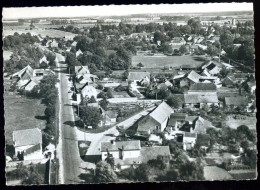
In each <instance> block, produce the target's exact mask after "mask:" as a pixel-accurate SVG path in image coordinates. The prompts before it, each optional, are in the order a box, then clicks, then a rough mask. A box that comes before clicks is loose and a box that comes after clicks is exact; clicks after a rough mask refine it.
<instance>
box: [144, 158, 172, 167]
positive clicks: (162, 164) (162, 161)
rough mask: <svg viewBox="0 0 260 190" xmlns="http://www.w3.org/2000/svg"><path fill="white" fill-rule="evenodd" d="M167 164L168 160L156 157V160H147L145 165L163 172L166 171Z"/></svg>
mask: <svg viewBox="0 0 260 190" xmlns="http://www.w3.org/2000/svg"><path fill="white" fill-rule="evenodd" d="M168 162H169V159H166V158H164V157H163V156H158V157H157V158H156V159H151V160H148V162H147V164H148V165H149V166H150V167H154V168H157V169H159V170H164V169H166V167H167V163H168Z"/></svg>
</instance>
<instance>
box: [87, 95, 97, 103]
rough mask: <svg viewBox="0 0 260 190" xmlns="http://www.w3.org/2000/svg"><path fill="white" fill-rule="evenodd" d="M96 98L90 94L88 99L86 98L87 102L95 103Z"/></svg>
mask: <svg viewBox="0 0 260 190" xmlns="http://www.w3.org/2000/svg"><path fill="white" fill-rule="evenodd" d="M96 102H97V101H96V99H95V97H94V96H91V97H90V99H89V100H88V103H96Z"/></svg>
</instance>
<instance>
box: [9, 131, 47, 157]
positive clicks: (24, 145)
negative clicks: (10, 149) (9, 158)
mask: <svg viewBox="0 0 260 190" xmlns="http://www.w3.org/2000/svg"><path fill="white" fill-rule="evenodd" d="M13 143H14V144H13V146H14V149H15V156H17V157H18V158H20V159H21V158H23V160H36V159H42V158H43V154H42V133H41V130H40V129H38V128H33V129H23V130H17V131H13Z"/></svg>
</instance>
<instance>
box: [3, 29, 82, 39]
mask: <svg viewBox="0 0 260 190" xmlns="http://www.w3.org/2000/svg"><path fill="white" fill-rule="evenodd" d="M15 32H17V33H18V34H22V33H25V34H26V33H28V32H30V33H31V34H32V35H38V34H40V35H41V36H42V37H45V36H49V37H51V38H63V37H64V36H76V35H77V34H73V33H71V32H64V31H61V30H54V29H47V30H42V29H35V30H25V29H19V28H18V29H4V30H3V36H8V35H13V34H14V33H15Z"/></svg>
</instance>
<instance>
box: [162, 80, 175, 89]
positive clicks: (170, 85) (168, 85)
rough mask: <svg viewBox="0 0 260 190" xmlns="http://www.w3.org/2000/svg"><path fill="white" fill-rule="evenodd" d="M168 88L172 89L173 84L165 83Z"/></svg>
mask: <svg viewBox="0 0 260 190" xmlns="http://www.w3.org/2000/svg"><path fill="white" fill-rule="evenodd" d="M164 84H165V85H166V86H167V87H172V86H173V84H172V83H171V82H170V81H168V80H167V81H165V83H164Z"/></svg>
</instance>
